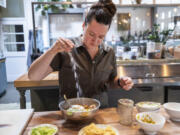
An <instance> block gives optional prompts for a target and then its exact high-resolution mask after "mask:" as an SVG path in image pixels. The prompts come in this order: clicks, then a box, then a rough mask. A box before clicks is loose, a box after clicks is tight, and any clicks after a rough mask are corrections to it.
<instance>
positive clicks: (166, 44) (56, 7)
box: [0, 0, 180, 104]
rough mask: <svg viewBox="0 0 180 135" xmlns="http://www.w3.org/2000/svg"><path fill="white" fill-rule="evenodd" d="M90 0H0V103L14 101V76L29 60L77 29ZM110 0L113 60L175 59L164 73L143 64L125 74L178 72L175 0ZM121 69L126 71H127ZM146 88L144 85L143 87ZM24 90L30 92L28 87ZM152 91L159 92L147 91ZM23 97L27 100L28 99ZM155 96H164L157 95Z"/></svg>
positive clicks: (179, 16) (179, 9)
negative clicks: (112, 5)
mask: <svg viewBox="0 0 180 135" xmlns="http://www.w3.org/2000/svg"><path fill="white" fill-rule="evenodd" d="M32 2H34V3H33V4H32ZM38 2H39V3H38ZM43 2H47V3H43ZM54 2H55V3H54ZM60 2H75V3H70V4H66V3H64V4H62V3H60ZM76 2H78V3H76ZM93 2H95V0H67V1H66V0H0V31H1V32H0V95H1V97H0V104H1V103H12V102H19V97H18V96H19V95H18V92H17V91H16V89H15V88H14V86H13V81H15V80H16V79H17V78H18V77H20V76H21V75H22V74H24V73H26V72H27V70H28V67H29V66H30V64H31V63H32V62H33V61H34V60H35V59H36V58H37V57H39V56H40V55H41V54H43V53H44V52H45V51H46V50H47V49H48V48H50V47H51V46H52V45H53V43H54V42H55V40H56V39H57V38H58V37H66V38H69V37H75V36H79V35H80V34H81V33H82V23H83V20H84V16H85V13H86V10H87V8H88V7H89V6H90V5H91V4H92V3H93ZM113 2H114V3H115V4H116V6H117V14H116V15H115V17H114V18H113V21H112V24H111V28H110V30H109V32H108V34H107V36H106V37H105V40H104V42H105V43H107V44H109V45H111V46H112V47H113V48H114V51H115V52H116V57H117V64H118V65H120V66H121V64H125V65H130V66H131V65H132V66H131V67H133V65H134V64H132V63H138V62H139V61H141V62H142V63H146V62H147V63H148V62H149V61H152V62H153V64H154V63H159V62H160V63H161V62H166V63H174V62H176V68H174V67H173V68H172V69H171V68H170V71H171V72H170V74H168V75H167V74H166V75H165V74H163V75H162V74H160V75H157V74H158V73H157V74H155V73H154V72H153V73H152V72H150V73H149V70H147V67H146V68H144V69H142V70H143V71H144V72H145V71H147V72H146V73H145V74H142V72H141V73H137V72H136V73H137V74H138V75H135V74H136V73H134V72H133V73H132V74H131V73H129V74H130V75H131V77H134V78H136V79H137V78H141V77H142V76H146V77H160V78H161V77H174V76H175V77H177V76H180V74H178V73H179V72H178V73H177V72H172V70H173V71H177V70H179V69H178V67H179V65H178V63H179V62H180V0H113ZM33 31H34V32H35V35H34V34H33ZM154 60H155V61H154ZM158 60H159V61H158ZM166 60H167V61H166ZM168 60H169V61H168ZM133 61H134V62H133ZM150 65H151V64H149V65H148V66H150ZM122 67H123V65H122ZM158 68H159V67H157V68H156V70H157V71H156V72H158V70H159V69H158ZM161 69H162V67H160V70H161ZM131 70H135V69H131ZM160 70H159V71H160ZM127 71H129V69H127ZM121 73H122V75H129V74H126V73H127V72H126V73H124V72H123V71H122V72H121ZM147 73H149V74H147ZM171 73H172V74H171ZM141 74H142V76H141ZM152 85H153V84H152ZM158 87H159V86H158ZM10 89H11V90H12V91H13V92H14V91H16V92H15V95H17V96H14V94H12V93H11V92H10V93H9V94H8V92H9V91H10ZM156 89H159V88H156ZM146 90H147V91H149V89H148V88H144V89H143V90H142V91H146ZM26 94H27V96H28V97H29V93H26ZM170 94H171V93H170ZM112 95H113V93H112ZM114 95H116V94H115V93H114ZM126 95H127V93H126ZM132 95H134V94H132ZM140 95H141V94H140ZM148 95H149V94H147V97H148ZM153 95H158V94H157V92H155V93H154V92H152V96H153ZM159 95H160V96H162V95H163V94H159ZM172 95H173V98H172V99H176V98H177V96H178V95H180V94H179V92H178V94H177V92H176V93H175V94H172ZM7 97H8V98H7ZM12 97H14V98H15V97H17V100H13V101H11V100H9V101H8V99H10V98H12ZM15 99H16V98H15ZM27 101H28V102H30V99H29V98H28V99H27ZM158 101H160V102H163V100H159V99H158ZM114 102H116V101H114Z"/></svg>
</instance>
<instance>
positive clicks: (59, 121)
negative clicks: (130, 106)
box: [23, 108, 180, 135]
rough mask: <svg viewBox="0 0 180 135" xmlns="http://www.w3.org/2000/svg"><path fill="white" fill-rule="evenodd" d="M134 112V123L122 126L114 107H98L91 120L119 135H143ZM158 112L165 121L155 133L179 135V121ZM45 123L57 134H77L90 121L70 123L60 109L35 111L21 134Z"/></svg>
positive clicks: (161, 111) (26, 133)
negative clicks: (51, 126)
mask: <svg viewBox="0 0 180 135" xmlns="http://www.w3.org/2000/svg"><path fill="white" fill-rule="evenodd" d="M136 113H137V111H136V109H134V112H133V119H134V122H133V123H134V124H132V126H123V125H121V124H120V123H119V115H118V113H117V112H116V108H106V109H100V110H99V111H98V112H97V113H96V114H95V116H94V118H93V120H92V121H91V122H94V123H96V124H108V125H111V126H113V127H114V128H116V129H117V130H118V132H119V134H120V135H144V132H143V131H142V130H141V129H140V127H139V125H137V123H136V122H135V115H136ZM160 113H161V114H162V115H163V116H164V117H165V118H166V123H165V125H164V127H163V128H162V129H161V130H160V131H159V132H158V133H157V134H158V135H179V134H180V123H178V122H173V121H171V120H170V119H169V116H168V115H167V113H166V112H165V111H164V109H163V108H161V110H160ZM45 123H48V124H53V125H56V126H57V127H58V135H78V132H79V130H80V129H81V128H83V127H84V126H86V125H87V124H89V123H90V122H87V121H86V122H84V123H80V122H78V123H72V122H68V121H65V120H64V119H63V115H62V112H61V111H51V112H35V113H34V115H33V117H32V119H31V121H30V122H29V124H28V126H27V128H26V129H25V131H24V134H23V135H28V132H29V131H30V129H31V128H32V127H34V126H37V125H39V124H45Z"/></svg>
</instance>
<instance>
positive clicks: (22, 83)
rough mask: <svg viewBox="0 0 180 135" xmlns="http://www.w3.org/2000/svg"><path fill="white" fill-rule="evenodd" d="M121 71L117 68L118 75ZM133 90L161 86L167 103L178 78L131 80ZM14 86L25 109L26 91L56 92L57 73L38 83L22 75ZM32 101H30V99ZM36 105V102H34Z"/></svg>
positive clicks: (179, 81)
mask: <svg viewBox="0 0 180 135" xmlns="http://www.w3.org/2000/svg"><path fill="white" fill-rule="evenodd" d="M120 72H121V69H119V68H118V74H120ZM133 82H134V84H135V85H134V88H136V87H144V86H155V85H156V86H162V87H163V88H164V99H163V101H164V102H167V101H168V88H169V87H172V86H180V77H175V78H144V79H133ZM14 86H15V87H16V89H17V90H18V91H19V94H20V108H22V109H23V108H26V98H25V92H26V90H30V91H33V90H39V91H40V90H43V91H44V90H51V91H53V90H56V91H58V89H59V83H58V72H52V73H51V74H49V75H48V76H47V77H46V78H44V79H43V80H40V81H31V80H29V79H28V76H27V74H24V75H22V76H21V77H19V78H18V79H17V80H15V81H14ZM31 96H32V95H31ZM31 100H32V99H31ZM35 103H36V102H35Z"/></svg>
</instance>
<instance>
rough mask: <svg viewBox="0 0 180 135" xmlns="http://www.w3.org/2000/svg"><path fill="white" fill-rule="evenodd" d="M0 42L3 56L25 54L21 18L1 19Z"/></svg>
mask: <svg viewBox="0 0 180 135" xmlns="http://www.w3.org/2000/svg"><path fill="white" fill-rule="evenodd" d="M1 33H2V39H1V43H2V45H3V52H4V54H5V56H19V55H21V56H22V55H24V54H25V51H26V49H25V36H24V34H25V30H24V21H22V20H21V19H20V20H18V19H15V20H14V21H13V19H4V20H1Z"/></svg>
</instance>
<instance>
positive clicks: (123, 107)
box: [117, 99, 134, 125]
mask: <svg viewBox="0 0 180 135" xmlns="http://www.w3.org/2000/svg"><path fill="white" fill-rule="evenodd" d="M133 108H134V101H133V100H131V99H119V100H118V107H117V113H118V114H119V119H120V121H119V122H120V124H122V125H131V124H132V122H133Z"/></svg>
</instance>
